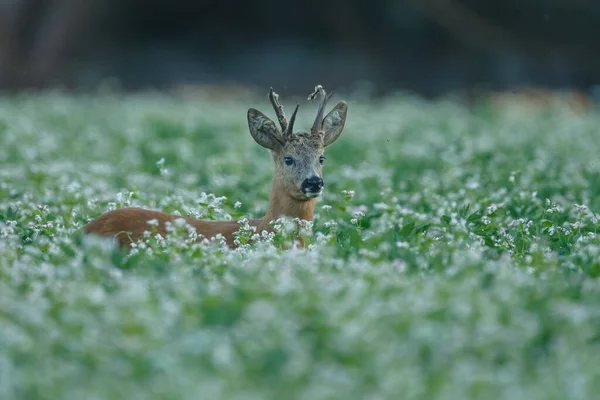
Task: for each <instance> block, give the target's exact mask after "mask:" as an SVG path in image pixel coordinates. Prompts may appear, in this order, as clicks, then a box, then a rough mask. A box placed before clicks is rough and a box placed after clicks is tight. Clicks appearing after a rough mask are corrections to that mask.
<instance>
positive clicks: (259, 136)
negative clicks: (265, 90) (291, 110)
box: [248, 108, 283, 150]
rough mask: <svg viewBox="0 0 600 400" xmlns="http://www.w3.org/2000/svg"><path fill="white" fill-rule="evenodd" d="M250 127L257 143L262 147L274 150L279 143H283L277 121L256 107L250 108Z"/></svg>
mask: <svg viewBox="0 0 600 400" xmlns="http://www.w3.org/2000/svg"><path fill="white" fill-rule="evenodd" d="M248 127H249V128H250V134H251V135H252V137H253V138H254V140H255V141H256V143H258V144H260V145H261V146H262V147H265V148H267V149H269V150H273V149H274V148H275V146H276V145H277V144H278V143H279V144H283V141H282V140H281V138H280V134H279V130H278V129H277V126H275V123H274V122H273V121H271V120H270V119H269V117H267V116H266V115H265V114H263V113H261V112H260V111H258V110H256V109H254V108H251V109H249V110H248Z"/></svg>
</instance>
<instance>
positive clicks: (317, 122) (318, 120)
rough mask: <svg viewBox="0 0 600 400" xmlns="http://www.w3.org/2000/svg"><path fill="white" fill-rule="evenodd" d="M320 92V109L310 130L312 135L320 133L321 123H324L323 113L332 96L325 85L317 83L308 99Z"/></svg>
mask: <svg viewBox="0 0 600 400" xmlns="http://www.w3.org/2000/svg"><path fill="white" fill-rule="evenodd" d="M319 94H320V95H321V104H320V105H319V111H317V117H316V118H315V122H314V123H313V126H312V128H311V130H310V133H311V134H312V135H316V134H318V133H319V131H320V130H321V125H322V124H323V115H324V113H325V107H326V106H327V100H329V97H331V93H330V94H329V95H327V94H326V93H325V89H323V86H321V85H317V86H315V91H314V92H313V93H311V94H310V96H308V100H312V99H314V98H316V97H317V96H318V95H319Z"/></svg>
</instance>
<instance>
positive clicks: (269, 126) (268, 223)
mask: <svg viewBox="0 0 600 400" xmlns="http://www.w3.org/2000/svg"><path fill="white" fill-rule="evenodd" d="M331 95H332V92H330V93H329V94H327V93H326V92H325V90H324V89H323V87H322V86H321V85H317V86H316V87H315V91H314V92H313V93H312V94H311V95H310V96H309V97H308V100H314V99H315V98H318V97H320V102H319V106H318V109H317V115H316V117H315V120H314V123H313V125H312V127H311V129H310V132H307V131H302V130H299V131H296V132H294V122H295V120H296V114H297V112H298V108H299V107H300V104H297V105H296V108H295V109H294V112H293V114H292V116H291V118H290V119H289V121H288V119H287V118H286V115H285V113H284V111H283V106H282V105H281V104H280V103H279V95H278V94H277V93H275V92H274V91H273V88H270V90H269V95H268V97H269V101H270V103H271V105H272V107H273V109H274V110H275V114H276V116H277V120H278V122H279V127H280V128H278V127H277V125H276V124H275V122H273V120H271V119H270V118H269V117H267V116H266V115H265V114H263V113H262V112H260V111H258V110H257V109H254V108H250V109H248V112H247V118H248V128H249V130H250V135H251V136H252V138H253V139H254V141H255V142H256V143H258V144H259V145H260V146H262V147H264V148H266V149H268V150H269V151H270V153H271V156H272V158H273V164H274V173H273V178H272V181H271V191H270V194H269V199H268V204H267V210H266V213H265V215H264V217H263V218H260V219H249V220H248V223H249V225H250V226H252V227H254V228H253V229H255V232H256V233H262V232H263V231H267V232H272V231H273V229H272V222H273V221H275V220H277V219H279V218H280V217H288V218H291V219H295V218H298V219H299V220H304V221H313V217H314V212H315V204H316V200H317V198H318V197H319V196H321V194H322V193H323V188H324V182H323V164H324V162H325V155H324V149H325V147H327V146H329V145H331V144H332V143H333V142H335V141H336V140H337V139H338V138H339V137H340V135H341V133H342V130H343V129H344V125H345V122H346V115H347V112H348V106H347V103H346V102H345V101H340V102H339V103H337V105H336V106H335V107H333V109H332V110H331V111H330V112H329V113H328V114H327V115H325V117H324V113H325V108H326V106H327V102H328V100H329V98H330V97H331ZM181 218H182V217H181V216H176V215H172V214H167V213H164V212H160V211H153V210H147V209H143V208H121V209H116V210H112V211H108V212H106V213H104V214H102V215H100V216H99V217H97V218H96V219H94V220H92V221H91V222H89V223H87V224H86V225H85V226H84V228H83V229H84V232H85V233H86V234H96V235H100V236H110V237H113V238H115V239H116V240H117V242H118V246H119V247H120V248H121V249H123V248H126V249H131V245H132V243H134V242H136V241H138V240H140V239H142V238H144V235H145V232H146V231H152V232H153V234H157V233H158V234H160V235H161V236H163V237H166V235H168V230H167V223H169V222H170V223H173V222H174V221H175V220H176V219H181ZM183 219H184V220H185V222H186V223H187V224H188V225H191V226H192V227H193V228H194V229H195V230H196V232H197V234H198V237H199V238H206V239H209V240H210V239H212V238H214V237H216V236H217V235H219V234H220V235H222V237H223V238H224V239H225V242H226V243H227V245H228V246H229V247H236V246H237V245H236V241H235V236H234V233H235V232H237V231H238V230H239V229H240V223H239V220H238V221H207V220H196V219H192V218H183ZM149 221H152V223H153V224H154V226H153V227H151V226H150V225H149ZM298 242H299V245H300V246H301V247H302V246H304V243H303V241H302V239H300V240H299V241H298Z"/></svg>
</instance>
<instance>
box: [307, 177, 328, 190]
mask: <svg viewBox="0 0 600 400" xmlns="http://www.w3.org/2000/svg"><path fill="white" fill-rule="evenodd" d="M321 189H323V179H321V178H319V177H318V176H311V177H310V178H308V179H305V180H304V182H302V191H303V192H320V191H321Z"/></svg>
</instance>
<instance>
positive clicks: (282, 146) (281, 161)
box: [248, 85, 348, 201]
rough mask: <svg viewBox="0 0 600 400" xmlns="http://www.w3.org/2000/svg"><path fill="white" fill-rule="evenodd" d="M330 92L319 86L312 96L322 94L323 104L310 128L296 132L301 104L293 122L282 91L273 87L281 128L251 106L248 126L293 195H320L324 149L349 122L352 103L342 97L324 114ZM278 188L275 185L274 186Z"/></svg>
mask: <svg viewBox="0 0 600 400" xmlns="http://www.w3.org/2000/svg"><path fill="white" fill-rule="evenodd" d="M330 96H331V94H329V95H327V94H326V93H325V90H324V89H323V87H322V86H320V85H319V86H317V87H315V91H314V93H312V94H311V95H310V96H309V97H308V99H309V100H312V99H314V98H316V97H320V104H319V108H318V111H317V116H316V118H315V122H314V123H313V126H312V128H311V130H310V132H306V131H296V132H294V121H295V120H296V113H297V112H298V107H299V105H296V108H295V110H294V113H293V114H292V117H291V118H290V120H289V122H288V120H287V118H286V116H285V114H284V112H283V107H282V106H281V104H279V100H278V97H279V96H278V95H277V94H276V93H275V92H274V91H273V88H271V90H270V91H269V100H270V101H271V104H272V106H273V108H274V109H275V113H276V115H277V119H278V121H279V126H280V127H281V129H279V128H277V126H276V125H275V123H274V122H273V121H272V120H271V119H269V117H267V116H266V115H265V114H263V113H261V112H260V111H258V110H256V109H254V108H251V109H249V110H248V127H249V128H250V134H251V135H252V137H253V138H254V140H255V141H256V142H257V143H258V144H259V145H261V146H262V147H265V148H267V149H269V150H271V154H272V156H273V161H274V163H275V174H274V178H273V183H274V186H275V185H277V190H279V191H280V192H281V191H283V192H284V193H285V194H287V195H289V196H290V197H291V198H293V199H295V200H300V201H306V200H309V199H312V198H316V197H318V196H320V195H321V193H322V191H323V163H324V162H325V155H324V149H325V147H327V146H329V145H330V144H332V143H333V142H335V141H336V140H337V138H338V137H339V136H340V134H341V133H342V130H343V129H344V123H345V122H346V113H347V111H348V106H347V104H346V102H344V101H340V102H339V103H338V104H337V105H336V106H335V107H334V108H333V109H332V110H331V111H330V112H329V113H328V114H327V115H326V116H325V118H323V115H324V112H325V107H326V106H327V100H329V98H330ZM273 189H275V188H273Z"/></svg>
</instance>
